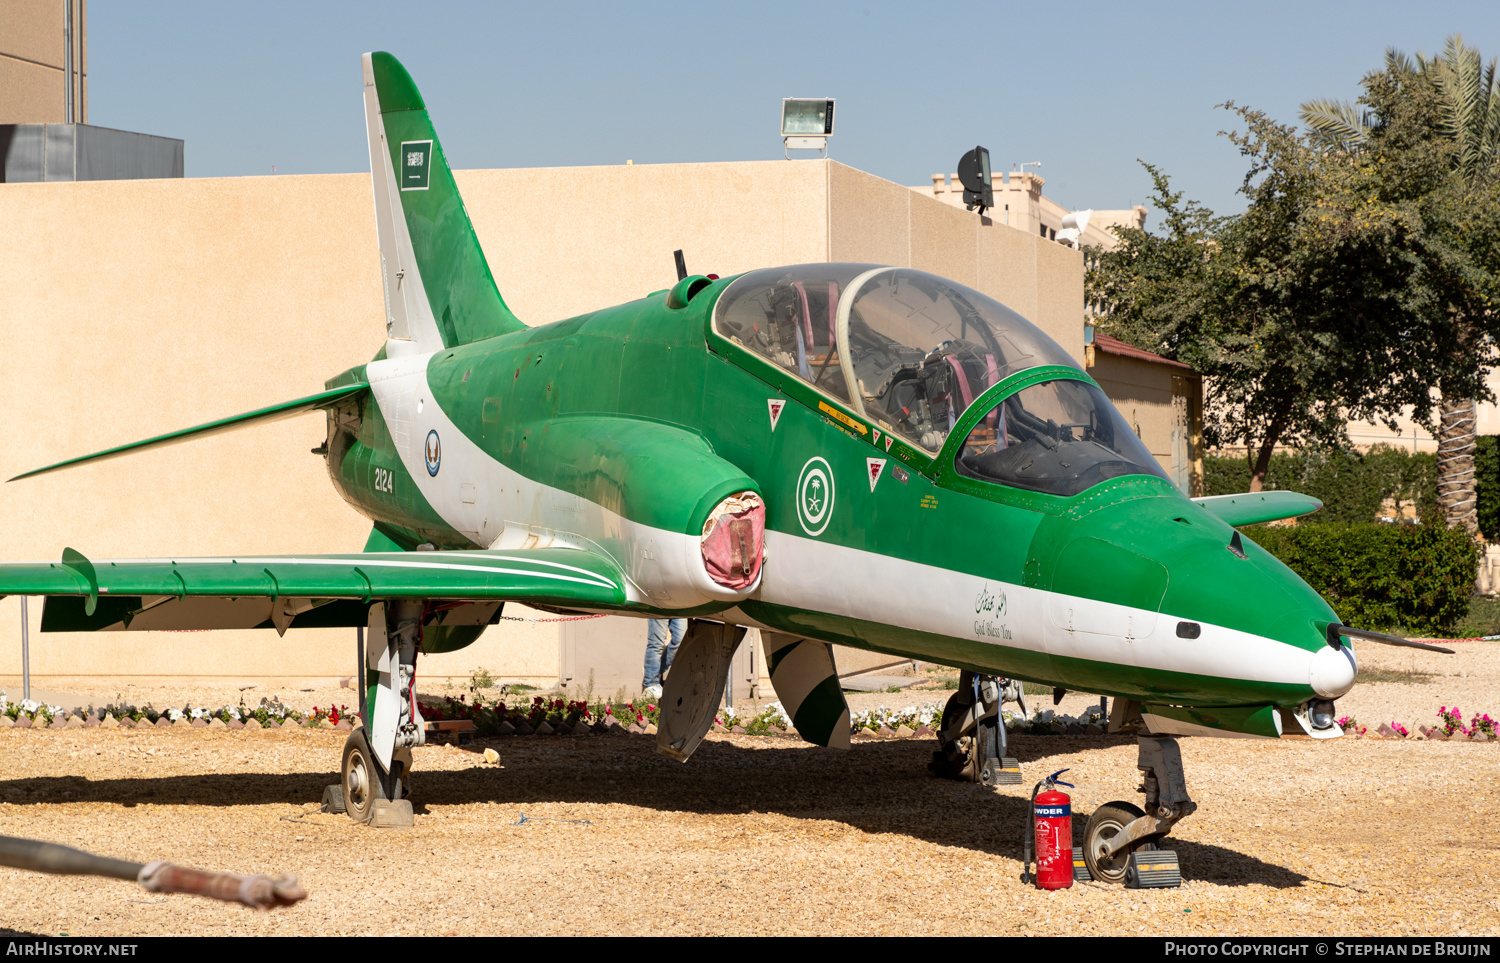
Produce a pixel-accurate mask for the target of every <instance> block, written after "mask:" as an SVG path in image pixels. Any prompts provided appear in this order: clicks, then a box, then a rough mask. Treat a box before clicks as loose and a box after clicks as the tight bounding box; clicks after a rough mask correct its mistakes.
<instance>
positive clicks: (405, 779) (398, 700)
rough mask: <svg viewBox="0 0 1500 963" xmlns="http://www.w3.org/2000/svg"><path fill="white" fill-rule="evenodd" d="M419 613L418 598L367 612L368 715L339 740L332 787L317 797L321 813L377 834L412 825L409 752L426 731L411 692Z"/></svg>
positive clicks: (418, 641) (421, 609)
mask: <svg viewBox="0 0 1500 963" xmlns="http://www.w3.org/2000/svg"><path fill="white" fill-rule="evenodd" d="M424 609H425V605H424V603H423V602H422V600H420V599H399V600H393V601H390V602H384V603H380V604H377V605H374V606H372V607H371V608H370V626H369V632H368V634H367V635H366V637H365V638H366V645H365V664H366V667H367V677H368V681H369V695H368V697H367V698H366V700H365V705H366V708H367V710H368V712H369V717H368V718H367V719H366V720H365V725H362V726H360V727H359V728H358V729H355V730H354V731H353V732H351V733H350V734H349V738H348V739H347V740H345V742H344V759H343V765H342V766H341V767H340V769H341V776H340V780H339V785H338V786H330V787H328V790H327V791H326V792H325V793H324V800H325V806H327V808H329V809H332V810H334V811H338V810H342V811H344V812H347V813H348V814H349V818H351V819H353V820H354V821H355V822H360V823H367V824H369V825H371V826H375V827H379V828H395V827H404V826H410V825H412V824H413V816H412V808H411V800H410V799H409V798H407V797H409V796H410V795H411V763H412V757H411V751H412V749H413V748H415V747H416V746H420V745H422V743H423V742H424V741H425V728H426V727H425V724H424V722H423V720H422V716H421V713H419V712H418V711H417V699H416V693H415V692H414V691H413V685H414V684H415V682H416V668H417V650H418V649H419V648H420V647H421V641H422V616H423V612H424ZM335 790H337V792H335Z"/></svg>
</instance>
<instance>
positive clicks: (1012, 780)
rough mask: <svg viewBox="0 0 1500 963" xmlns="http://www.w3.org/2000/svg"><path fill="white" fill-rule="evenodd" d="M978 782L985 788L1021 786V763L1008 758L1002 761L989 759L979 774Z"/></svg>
mask: <svg viewBox="0 0 1500 963" xmlns="http://www.w3.org/2000/svg"><path fill="white" fill-rule="evenodd" d="M979 781H980V783H981V784H983V785H986V786H1019V785H1021V763H1020V761H1019V760H1016V759H1012V758H1010V757H1009V756H1007V757H1005V758H1004V759H993V758H992V759H989V760H988V761H986V762H985V764H984V768H983V769H981V770H980V772H979Z"/></svg>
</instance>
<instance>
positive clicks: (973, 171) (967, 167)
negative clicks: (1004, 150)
mask: <svg viewBox="0 0 1500 963" xmlns="http://www.w3.org/2000/svg"><path fill="white" fill-rule="evenodd" d="M958 180H959V183H961V184H963V186H964V208H965V210H970V211H972V210H973V209H974V208H976V207H977V208H979V214H980V216H981V217H983V216H984V212H985V211H987V210H989V209H990V208H992V207H994V206H995V188H994V183H993V182H992V181H991V179H990V152H989V151H988V150H986V149H984V148H983V147H976V148H974V149H973V150H971V151H969V152H968V153H967V154H965V155H964V156H962V157H960V158H959V159H958Z"/></svg>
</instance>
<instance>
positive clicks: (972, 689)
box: [927, 671, 1026, 786]
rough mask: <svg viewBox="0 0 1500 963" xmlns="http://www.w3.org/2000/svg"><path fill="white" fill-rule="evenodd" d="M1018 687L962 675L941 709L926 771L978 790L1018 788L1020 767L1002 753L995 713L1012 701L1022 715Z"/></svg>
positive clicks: (999, 722)
mask: <svg viewBox="0 0 1500 963" xmlns="http://www.w3.org/2000/svg"><path fill="white" fill-rule="evenodd" d="M1024 700H1025V697H1024V696H1023V695H1022V694H1021V683H1019V682H1016V681H1007V680H1005V679H1002V678H1000V677H999V676H993V675H979V674H978V673H974V672H968V671H965V672H963V673H962V674H960V675H959V677H958V691H957V692H955V693H953V695H952V696H950V697H949V699H948V704H947V705H946V706H944V707H943V719H942V723H941V724H940V725H939V727H938V749H937V751H936V752H934V753H933V754H932V761H931V762H929V763H928V764H927V769H928V771H929V772H931V773H932V774H933V775H934V776H941V777H942V778H944V779H957V780H959V781H960V782H977V783H979V784H980V785H984V786H1019V785H1020V784H1021V764H1020V763H1019V762H1017V761H1016V760H1015V759H1012V758H1010V757H1009V756H1007V755H1006V743H1005V722H1004V720H1003V719H1002V718H1001V715H1000V709H1001V706H1002V705H1003V704H1004V703H1006V702H1018V703H1020V704H1021V707H1022V711H1023V712H1024V711H1025V705H1026V703H1025V701H1024Z"/></svg>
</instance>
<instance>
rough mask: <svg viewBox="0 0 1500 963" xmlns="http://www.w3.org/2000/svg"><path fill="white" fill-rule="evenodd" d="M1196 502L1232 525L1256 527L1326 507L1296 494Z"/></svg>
mask: <svg viewBox="0 0 1500 963" xmlns="http://www.w3.org/2000/svg"><path fill="white" fill-rule="evenodd" d="M1193 501H1195V502H1197V503H1198V504H1199V505H1202V506H1203V507H1204V508H1206V509H1208V510H1209V511H1210V512H1212V513H1214V514H1215V515H1217V516H1219V518H1221V519H1223V520H1224V521H1226V522H1228V523H1229V524H1231V525H1255V524H1258V523H1260V522H1274V521H1276V520H1277V519H1280V518H1296V517H1297V516H1298V515H1308V514H1311V513H1312V512H1315V511H1317V510H1318V509H1320V508H1322V507H1323V503H1322V502H1320V501H1318V500H1317V499H1316V498H1313V497H1312V496H1311V495H1299V494H1298V493H1297V492H1253V493H1250V494H1245V495H1208V496H1206V497H1203V498H1195V499H1193Z"/></svg>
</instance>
